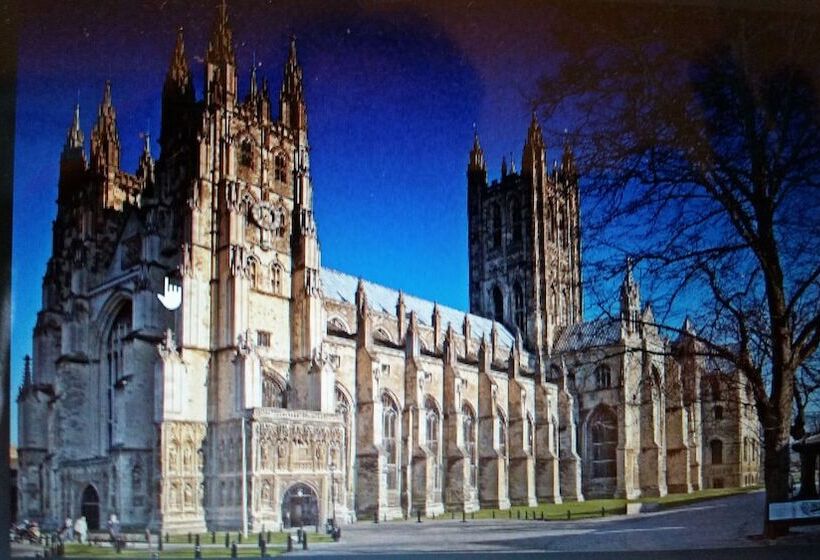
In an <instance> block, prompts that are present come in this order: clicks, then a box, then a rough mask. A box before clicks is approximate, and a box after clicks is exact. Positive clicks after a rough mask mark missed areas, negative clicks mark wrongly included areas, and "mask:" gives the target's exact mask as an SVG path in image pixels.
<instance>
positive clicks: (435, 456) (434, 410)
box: [424, 397, 441, 489]
mask: <svg viewBox="0 0 820 560" xmlns="http://www.w3.org/2000/svg"><path fill="white" fill-rule="evenodd" d="M424 408H425V409H426V410H427V413H426V427H427V430H426V444H427V449H429V450H430V455H431V457H432V460H433V465H432V469H433V488H436V489H438V488H441V458H440V453H439V437H438V432H439V425H440V416H439V413H438V407H437V406H436V403H435V401H433V399H432V398H431V397H427V398H426V399H425V401H424Z"/></svg>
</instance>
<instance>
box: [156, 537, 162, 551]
mask: <svg viewBox="0 0 820 560" xmlns="http://www.w3.org/2000/svg"><path fill="white" fill-rule="evenodd" d="M162 549H163V548H162V532H160V534H158V535H157V550H160V551H161V550H162Z"/></svg>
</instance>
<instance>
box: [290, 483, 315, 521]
mask: <svg viewBox="0 0 820 560" xmlns="http://www.w3.org/2000/svg"><path fill="white" fill-rule="evenodd" d="M318 523H319V500H318V498H317V497H316V492H314V491H313V488H311V487H310V486H308V485H307V484H302V483H299V484H294V485H293V486H291V487H290V488H288V490H287V492H285V496H284V497H283V498H282V527H283V528H284V529H290V528H291V527H304V526H305V525H316V524H318Z"/></svg>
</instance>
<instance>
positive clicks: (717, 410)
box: [715, 405, 723, 420]
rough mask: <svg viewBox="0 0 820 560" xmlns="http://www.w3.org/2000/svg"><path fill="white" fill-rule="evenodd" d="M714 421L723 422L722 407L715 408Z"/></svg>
mask: <svg viewBox="0 0 820 560" xmlns="http://www.w3.org/2000/svg"><path fill="white" fill-rule="evenodd" d="M715 420H723V407H722V406H720V405H717V406H716V407H715Z"/></svg>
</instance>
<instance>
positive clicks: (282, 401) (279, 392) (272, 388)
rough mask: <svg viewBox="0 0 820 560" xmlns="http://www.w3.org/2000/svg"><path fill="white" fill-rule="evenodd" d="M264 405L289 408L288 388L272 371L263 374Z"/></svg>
mask: <svg viewBox="0 0 820 560" xmlns="http://www.w3.org/2000/svg"><path fill="white" fill-rule="evenodd" d="M262 406H265V407H270V408H287V407H288V392H287V388H286V387H284V386H283V385H282V383H281V382H279V381H278V380H277V379H276V377H274V375H273V374H272V373H263V374H262Z"/></svg>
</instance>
